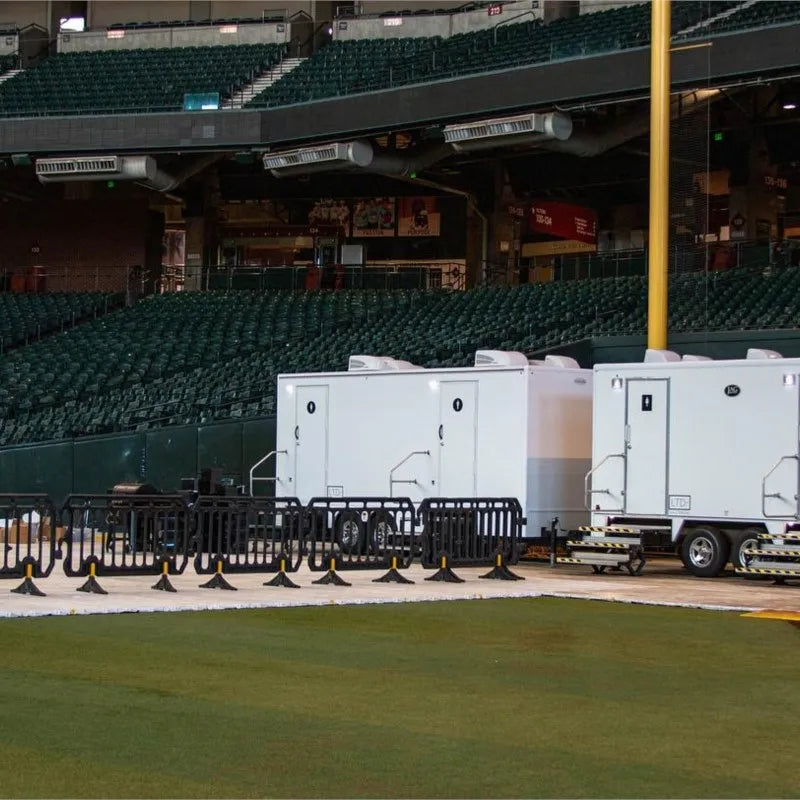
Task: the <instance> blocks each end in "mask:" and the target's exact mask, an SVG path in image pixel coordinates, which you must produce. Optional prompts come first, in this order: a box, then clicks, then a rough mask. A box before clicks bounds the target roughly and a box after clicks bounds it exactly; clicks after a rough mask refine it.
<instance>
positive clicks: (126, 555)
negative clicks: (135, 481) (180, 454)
mask: <svg viewBox="0 0 800 800" xmlns="http://www.w3.org/2000/svg"><path fill="white" fill-rule="evenodd" d="M61 521H62V524H63V534H62V535H63V542H64V572H65V573H66V574H67V575H68V576H70V577H82V576H85V577H87V578H88V580H87V582H86V583H85V584H84V585H83V586H81V587H80V589H81V590H82V591H87V592H97V593H100V594H103V593H104V592H103V590H102V589H100V587H99V585H98V584H97V581H96V580H95V576H102V575H161V576H162V580H161V581H159V583H158V584H156V586H154V587H153V588H159V589H166V590H167V591H170V590H172V587H171V586H170V585H169V581H168V579H167V578H166V576H167V575H169V574H180V573H182V572H183V571H184V569H185V568H186V564H187V562H188V559H189V541H190V539H191V534H192V524H193V515H192V513H191V510H190V509H189V508H188V507H187V505H186V503H185V501H184V498H183V497H182V496H180V495H168V494H159V495H131V494H116V495H115V494H104V495H72V496H70V497H68V498H67V501H66V503H65V504H64V508H63V510H62V514H61Z"/></svg>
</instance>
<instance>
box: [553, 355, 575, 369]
mask: <svg viewBox="0 0 800 800" xmlns="http://www.w3.org/2000/svg"><path fill="white" fill-rule="evenodd" d="M544 363H545V364H546V365H547V366H548V367H560V368H561V369H580V368H581V365H580V364H579V363H578V362H577V361H576V360H575V359H574V358H570V357H569V356H545V359H544Z"/></svg>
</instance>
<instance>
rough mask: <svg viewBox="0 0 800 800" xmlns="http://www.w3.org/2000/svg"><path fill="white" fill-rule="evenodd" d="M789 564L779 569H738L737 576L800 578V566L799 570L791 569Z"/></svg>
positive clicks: (736, 570)
mask: <svg viewBox="0 0 800 800" xmlns="http://www.w3.org/2000/svg"><path fill="white" fill-rule="evenodd" d="M789 566H790V565H789V564H784V565H783V566H782V567H781V568H778V567H736V569H735V570H734V571H735V572H736V574H737V575H783V576H786V577H792V576H794V577H800V564H797V565H796V566H797V569H789Z"/></svg>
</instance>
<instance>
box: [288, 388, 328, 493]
mask: <svg viewBox="0 0 800 800" xmlns="http://www.w3.org/2000/svg"><path fill="white" fill-rule="evenodd" d="M294 425H295V427H294V485H295V489H294V491H295V494H296V495H297V497H298V498H300V499H301V500H302V501H303V502H306V501H307V500H308V499H309V498H311V497H324V496H325V494H326V490H327V485H328V481H327V477H328V387H327V386H298V387H297V388H296V390H295V416H294Z"/></svg>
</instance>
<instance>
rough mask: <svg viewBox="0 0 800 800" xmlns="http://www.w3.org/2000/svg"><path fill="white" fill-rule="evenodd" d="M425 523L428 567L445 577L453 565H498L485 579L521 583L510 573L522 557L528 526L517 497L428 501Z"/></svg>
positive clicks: (423, 509) (424, 557)
mask: <svg viewBox="0 0 800 800" xmlns="http://www.w3.org/2000/svg"><path fill="white" fill-rule="evenodd" d="M419 522H420V523H421V525H422V555H421V559H420V560H421V562H422V566H423V567H425V568H426V569H436V568H438V569H439V571H440V573H442V574H443V575H445V574H447V573H449V568H450V567H478V566H489V565H494V567H495V569H494V570H493V571H492V573H490V574H489V575H487V576H485V577H492V578H502V579H506V580H509V579H510V580H516V579H517V578H516V576H514V575H513V574H512V573H510V572H509V571H508V569H507V565H508V564H515V563H516V562H517V560H518V559H519V542H520V539H521V537H522V526H523V524H524V522H525V520H524V518H523V516H522V508H521V506H520V504H519V501H518V500H517V499H516V498H505V497H504V498H427V499H425V500H423V501H422V503H421V504H420V507H419ZM440 579H441V580H453V579H454V576H452V575H451V577H441V578H440Z"/></svg>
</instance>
